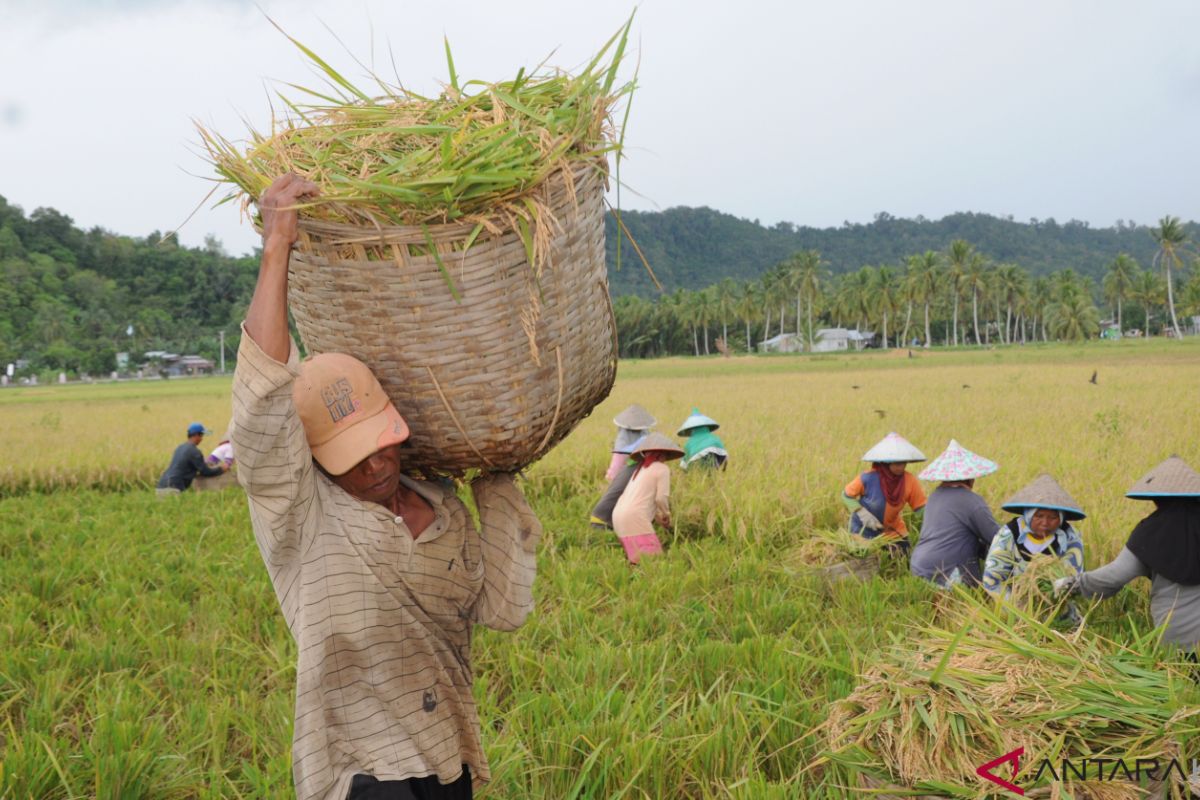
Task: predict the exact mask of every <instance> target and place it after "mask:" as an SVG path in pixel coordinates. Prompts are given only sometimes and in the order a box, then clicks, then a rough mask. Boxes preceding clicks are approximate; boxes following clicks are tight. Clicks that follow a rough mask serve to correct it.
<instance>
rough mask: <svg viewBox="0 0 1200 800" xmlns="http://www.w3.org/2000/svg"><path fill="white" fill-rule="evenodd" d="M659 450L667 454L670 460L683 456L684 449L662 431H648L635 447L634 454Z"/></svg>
mask: <svg viewBox="0 0 1200 800" xmlns="http://www.w3.org/2000/svg"><path fill="white" fill-rule="evenodd" d="M651 450H655V451H658V452H660V453H662V454H663V455H665V456H666V458H667V460H668V461H672V460H674V459H676V458H683V449H682V448H681V447H680V446H679V445H677V444H675V443H674V442H673V441H671V440H670V439H668V438H667V437H666V436H663V435H662V434H661V433H648V434H646V435H645V436H644V437H642V439H641V440H640V441H639V442H638V443H637V446H636V447H634V448H633V455H638V454H639V453H648V452H650V451H651Z"/></svg>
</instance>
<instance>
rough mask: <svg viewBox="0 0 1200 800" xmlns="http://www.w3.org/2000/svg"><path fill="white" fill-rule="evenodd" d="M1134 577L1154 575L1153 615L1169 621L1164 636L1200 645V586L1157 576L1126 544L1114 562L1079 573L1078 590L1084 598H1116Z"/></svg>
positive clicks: (1159, 621) (1181, 643)
mask: <svg viewBox="0 0 1200 800" xmlns="http://www.w3.org/2000/svg"><path fill="white" fill-rule="evenodd" d="M1134 578H1150V615H1151V616H1152V617H1153V618H1154V624H1155V625H1162V624H1163V623H1164V622H1166V623H1167V630H1166V632H1165V633H1164V634H1163V639H1164V640H1165V641H1168V642H1172V643H1174V644H1177V645H1179V646H1181V647H1185V648H1192V647H1195V646H1196V645H1197V644H1200V586H1185V585H1183V584H1181V583H1175V582H1174V581H1172V580H1168V579H1167V578H1164V577H1163V576H1162V575H1156V574H1154V573H1152V572H1151V571H1150V568H1149V567H1147V566H1146V565H1145V564H1144V563H1142V560H1141V559H1140V558H1138V557H1137V556H1135V555H1134V554H1133V553H1132V552H1130V550H1129V548H1128V547H1122V548H1121V552H1120V553H1118V554H1117V557H1116V558H1114V559H1113V560H1112V561H1111V562H1110V563H1108V564H1106V565H1105V566H1103V567H1100V568H1099V569H1094V570H1091V571H1090V572H1084V573H1081V574H1080V575H1079V579H1078V582H1077V583H1076V584H1075V591H1076V592H1077V593H1079V594H1081V595H1083V596H1084V597H1112V596H1113V595H1114V594H1116V593H1117V592H1118V591H1120V590H1121V587H1122V586H1124V585H1125V584H1127V583H1129V582H1130V581H1131V580H1133V579H1134Z"/></svg>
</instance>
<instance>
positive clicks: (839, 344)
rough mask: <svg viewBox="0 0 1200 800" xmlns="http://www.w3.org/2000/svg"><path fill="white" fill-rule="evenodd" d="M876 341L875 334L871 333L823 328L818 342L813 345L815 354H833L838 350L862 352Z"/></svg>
mask: <svg viewBox="0 0 1200 800" xmlns="http://www.w3.org/2000/svg"><path fill="white" fill-rule="evenodd" d="M874 340H875V334H874V333H871V332H870V331H856V330H850V329H849V328H821V329H820V330H819V331H817V342H816V344H815V345H813V352H814V353H832V352H834V351H836V350H862V349H863V348H864V347H870V346H871V343H872V342H873V341H874Z"/></svg>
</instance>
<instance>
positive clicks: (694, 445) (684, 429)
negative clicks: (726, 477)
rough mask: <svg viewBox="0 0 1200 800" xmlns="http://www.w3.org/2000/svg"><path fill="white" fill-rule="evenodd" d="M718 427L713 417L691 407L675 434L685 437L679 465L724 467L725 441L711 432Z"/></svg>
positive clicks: (726, 454) (727, 454)
mask: <svg viewBox="0 0 1200 800" xmlns="http://www.w3.org/2000/svg"><path fill="white" fill-rule="evenodd" d="M719 427H721V426H720V425H718V424H717V421H716V420H715V419H713V418H712V417H706V416H704V415H703V414H701V413H700V409H698V408H693V409H692V414H691V416H689V417H688V418H687V419H685V420H684V421H683V424H682V425H680V426H679V430H678V431H677V432H676V434H675V435H676V436H683V437H686V438H687V441H686V442H684V445H683V460H682V461H680V462H679V466H680V467H682V468H683V469H687V468H688V467H689V466H691V465H692V464H696V465H697V466H700V467H706V468H708V469H725V462H726V461H728V460H729V453H727V452H726V451H725V443H724V442H722V441H721V437H719V436H717V434H715V433H713V431H715V430H716V429H717V428H719Z"/></svg>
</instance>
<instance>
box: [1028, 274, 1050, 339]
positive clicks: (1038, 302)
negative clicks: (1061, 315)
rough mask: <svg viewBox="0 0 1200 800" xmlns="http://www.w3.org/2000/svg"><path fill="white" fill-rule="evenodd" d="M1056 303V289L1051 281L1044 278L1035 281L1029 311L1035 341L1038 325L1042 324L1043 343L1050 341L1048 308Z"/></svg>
mask: <svg viewBox="0 0 1200 800" xmlns="http://www.w3.org/2000/svg"><path fill="white" fill-rule="evenodd" d="M1053 301H1054V287H1053V284H1052V283H1051V281H1050V279H1049V278H1047V277H1045V276H1042V277H1040V278H1036V279H1035V280H1034V281H1033V290H1032V291H1031V292H1030V298H1029V310H1030V314H1031V315H1032V316H1031V320H1030V321H1031V322H1032V323H1033V330H1032V333H1033V339H1034V341H1037V338H1038V323H1041V328H1042V341H1043V342H1048V341H1050V339H1049V337H1048V336H1047V335H1046V307H1047V306H1049V305H1050V304H1051V303H1052V302H1053Z"/></svg>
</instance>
